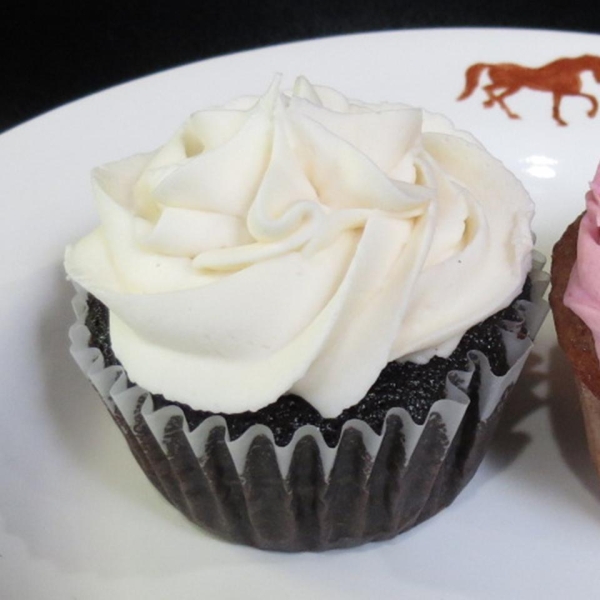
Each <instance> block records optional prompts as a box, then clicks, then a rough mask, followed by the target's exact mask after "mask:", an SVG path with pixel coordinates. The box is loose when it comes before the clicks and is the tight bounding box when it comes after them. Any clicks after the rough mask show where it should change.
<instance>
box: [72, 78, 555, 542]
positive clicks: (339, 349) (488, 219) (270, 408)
mask: <svg viewBox="0 0 600 600" xmlns="http://www.w3.org/2000/svg"><path fill="white" fill-rule="evenodd" d="M280 85H281V84H280V80H279V79H278V78H277V79H276V80H275V81H274V83H273V84H272V85H271V87H270V88H269V89H268V90H267V92H266V93H265V94H264V95H263V96H262V97H258V98H257V97H244V98H241V99H238V100H235V101H233V102H230V103H228V104H226V105H225V106H223V107H220V108H211V109H208V110H202V111H199V112H197V113H195V114H193V115H192V116H191V117H189V119H188V120H187V121H186V122H185V123H184V124H183V126H182V127H181V128H180V129H179V130H178V131H177V132H176V133H175V135H174V136H173V137H172V139H171V140H170V141H168V142H167V143H166V144H165V145H164V146H162V147H161V148H159V149H158V150H157V151H155V152H152V153H150V154H143V155H137V156H134V157H132V158H128V159H125V160H122V161H119V162H115V163H112V164H109V165H106V166H104V167H101V168H99V169H96V170H95V171H94V173H93V188H94V194H95V198H96V201H97V205H98V210H99V213H100V223H101V224H100V226H99V227H98V228H97V229H96V230H95V231H93V232H92V233H91V234H89V235H88V236H86V237H85V238H83V239H82V240H80V241H79V242H77V243H76V244H74V245H73V246H71V247H69V248H68V249H67V252H66V257H65V267H66V271H67V274H68V276H69V278H70V279H71V280H72V281H73V282H74V284H75V286H76V288H77V295H76V298H75V300H74V307H75V312H76V318H77V322H76V323H75V325H74V326H73V327H72V329H71V332H70V336H71V341H72V353H73V356H74V357H75V360H76V361H77V363H78V364H79V365H80V366H81V368H82V370H83V372H84V373H85V374H86V376H87V377H88V378H89V379H90V381H91V382H92V384H93V385H94V387H95V388H96V389H97V391H98V392H99V394H100V396H101V397H102V399H103V400H104V402H105V404H106V406H107V408H108V410H109V411H110V413H111V415H112V416H113V418H114V420H115V422H116V424H117V425H118V426H119V427H120V429H121V431H122V432H123V434H124V436H125V438H126V440H127V442H128V444H129V447H130V449H131V451H132V452H133V454H134V456H135V458H136V459H137V461H138V462H139V464H140V466H141V467H142V469H143V470H144V472H145V473H146V475H147V476H148V478H149V479H150V481H151V482H152V483H153V484H154V485H155V487H156V488H157V489H158V490H159V491H160V492H161V493H162V494H163V495H164V496H165V497H166V498H167V500H169V501H170V502H171V503H172V504H173V505H175V506H176V507H177V508H178V509H179V510H180V511H181V512H182V513H183V514H185V515H186V516H187V517H188V518H189V519H190V520H191V521H193V522H194V523H196V524H198V525H200V526H201V527H203V528H204V529H206V530H207V531H209V532H212V533H214V534H216V535H218V536H220V537H223V538H225V539H228V540H231V541H235V542H240V543H243V544H249V545H252V546H256V547H259V548H265V549H274V550H284V551H296V550H324V549H329V548H343V547H349V546H355V545H358V544H362V543H365V542H368V541H373V540H381V539H386V538H390V537H393V536H395V535H397V534H398V533H400V532H401V531H404V530H406V529H408V528H410V527H412V526H414V525H416V524H417V523H419V522H421V521H423V520H424V519H426V518H428V517H430V516H432V515H433V514H435V513H437V512H438V511H439V510H440V509H442V508H443V507H444V506H446V505H448V504H449V503H450V502H452V500H453V499H454V498H455V497H456V495H457V494H458V493H459V492H460V490H461V489H462V488H463V487H464V485H465V484H466V483H467V482H468V481H469V479H470V478H471V477H472V475H473V473H474V472H475V470H476V468H477V466H478V465H479V463H480V461H481V460H482V457H483V455H484V452H485V449H486V447H487V445H488V442H489V440H490V438H491V436H492V433H493V430H494V427H495V425H496V423H497V421H498V417H499V414H500V411H501V409H502V407H503V406H504V404H505V401H506V397H507V395H508V392H509V391H510V389H511V388H512V386H513V384H514V382H515V380H516V378H517V377H518V374H519V372H520V370H521V368H522V366H523V364H524V361H525V359H526V357H527V354H528V353H529V351H530V349H531V346H532V339H533V337H534V335H535V334H536V332H537V330H538V328H539V326H540V324H541V321H542V320H543V317H544V315H545V312H546V307H545V304H544V302H543V301H542V300H541V296H542V294H543V290H544V287H545V279H544V276H543V275H542V274H540V262H539V261H538V260H534V259H533V258H532V256H533V237H532V233H531V229H530V223H531V218H532V214H533V206H532V203H531V200H530V198H529V197H528V195H527V193H526V192H525V190H524V188H523V187H522V185H521V184H520V183H519V182H518V181H517V179H516V178H515V177H514V176H513V175H511V174H510V173H509V172H508V171H507V170H506V169H505V168H504V167H503V165H502V164H501V163H500V162H499V161H498V160H496V159H494V158H493V157H491V156H490V155H489V153H488V152H487V151H486V150H485V149H484V148H483V147H482V146H481V144H480V143H479V142H477V141H476V140H475V139H474V138H473V137H472V136H471V135H470V134H468V133H465V132H462V131H458V130H457V129H455V128H454V127H453V125H452V124H451V123H450V122H449V121H448V120H447V119H446V118H444V117H442V116H439V115H433V114H430V113H427V112H425V111H423V110H420V109H417V108H412V107H407V106H405V105H400V104H392V103H382V104H370V103H365V102H358V101H355V100H349V99H347V98H346V97H344V96H343V95H342V94H340V93H339V92H336V91H334V90H332V89H330V88H327V87H320V86H313V85H311V84H310V83H309V82H308V81H307V80H306V79H304V78H299V79H297V80H296V82H295V84H294V86H293V89H292V90H291V91H289V92H285V91H282V90H281V87H280Z"/></svg>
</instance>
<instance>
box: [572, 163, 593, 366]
mask: <svg viewBox="0 0 600 600" xmlns="http://www.w3.org/2000/svg"><path fill="white" fill-rule="evenodd" d="M590 188H591V190H590V191H589V192H588V193H587V195H586V197H585V199H586V205H587V211H586V213H585V215H584V216H583V218H582V219H581V224H580V226H579V238H578V241H577V262H576V263H575V265H574V267H573V271H572V272H571V278H570V280H569V285H568V286H567V291H566V293H565V298H564V302H565V305H566V306H568V307H569V308H570V309H571V310H572V311H573V312H574V313H575V314H577V315H578V316H579V317H580V318H581V320H582V321H583V322H584V323H585V324H586V325H587V326H588V327H589V328H590V329H591V331H592V334H593V336H594V341H595V343H596V354H597V355H598V358H599V359H600V165H599V166H598V170H597V171H596V175H595V177H594V180H593V181H592V183H591V184H590Z"/></svg>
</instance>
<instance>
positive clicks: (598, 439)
mask: <svg viewBox="0 0 600 600" xmlns="http://www.w3.org/2000/svg"><path fill="white" fill-rule="evenodd" d="M585 200H586V210H585V212H584V213H583V214H582V215H581V216H580V217H579V218H578V219H577V220H576V221H575V222H574V223H572V224H571V225H570V226H569V227H568V228H567V230H566V231H565V233H564V235H563V236H562V238H561V239H560V241H559V242H558V243H557V244H556V246H555V247H554V251H553V255H552V260H553V262H552V292H551V294H550V303H551V305H552V311H553V314H554V322H555V324H556V332H557V335H558V340H559V342H560V345H561V347H562V348H563V350H564V351H565V353H566V354H567V356H568V358H569V361H570V362H571V365H572V366H573V370H574V373H575V375H576V381H577V385H578V389H579V395H580V399H581V406H582V409H583V414H584V417H585V425H586V433H587V437H588V443H589V447H590V451H591V453H592V458H593V460H594V463H595V465H596V469H597V470H598V473H599V474H600V367H599V364H598V361H599V357H600V166H599V167H598V170H597V171H596V175H595V177H594V179H593V181H592V182H591V184H590V190H589V191H588V193H587V195H586V198H585Z"/></svg>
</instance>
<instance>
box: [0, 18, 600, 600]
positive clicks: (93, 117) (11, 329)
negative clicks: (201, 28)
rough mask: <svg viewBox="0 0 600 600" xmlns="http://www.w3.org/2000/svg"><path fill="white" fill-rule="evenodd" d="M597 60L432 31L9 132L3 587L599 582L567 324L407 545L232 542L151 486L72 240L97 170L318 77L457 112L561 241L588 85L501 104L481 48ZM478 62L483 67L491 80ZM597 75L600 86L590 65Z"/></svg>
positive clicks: (354, 587) (500, 592)
mask: <svg viewBox="0 0 600 600" xmlns="http://www.w3.org/2000/svg"><path fill="white" fill-rule="evenodd" d="M585 54H589V55H595V56H600V37H598V36H593V35H584V34H570V33H557V32H540V31H525V30H481V29H479V30H477V29H475V30H422V31H407V32H386V33H376V34H367V35H356V36H345V37H339V38H329V39H323V40H315V41H310V42H304V43H298V44H291V45H284V46H278V47H272V48H266V49H260V50H256V51H252V52H247V53H243V54H236V55H231V56H226V57H222V58H217V59H213V60H209V61H205V62H201V63H197V64H192V65H189V66H185V67H182V68H179V69H175V70H172V71H168V72H165V73H160V74H158V75H154V76H152V77H148V78H145V79H141V80H138V81H135V82H132V83H129V84H126V85H123V86H119V87H117V88H113V89H110V90H108V91H105V92H102V93H100V94H96V95H94V96H91V97H88V98H85V99H83V100H81V101H78V102H75V103H73V104H70V105H67V106H65V107H62V108H60V109H57V110H55V111H53V112H51V113H48V114H46V115H44V116H42V117H40V118H38V119H35V120H33V121H30V122H28V123H26V124H24V125H22V126H20V127H18V128H15V129H13V130H11V131H9V132H7V133H5V134H4V135H2V136H0V164H1V165H2V177H0V199H1V202H2V209H3V216H2V223H3V227H2V236H1V238H0V249H1V251H0V332H1V334H2V360H1V363H0V380H1V381H2V384H3V394H2V400H1V401H0V597H2V598H3V599H7V600H13V599H15V600H16V599H18V600H29V599H38V598H44V599H50V600H54V599H57V600H58V599H60V600H65V599H70V598H77V599H85V600H96V599H98V600H99V599H106V598H112V599H115V600H121V599H124V600H125V599H126V600H129V599H133V598H145V599H147V600H156V599H166V598H169V599H171V598H176V599H177V600H188V599H190V600H191V599H196V598H200V597H204V598H271V597H280V598H291V599H296V598H298V599H300V598H301V599H304V598H307V597H313V598H324V599H325V598H326V599H327V600H336V599H343V600H348V599H350V598H375V597H394V598H399V597H402V598H410V599H427V600H430V599H431V600H433V599H437V600H439V599H444V600H455V599H459V598H465V599H481V598H494V599H496V598H497V599H502V600H505V599H507V598H511V599H520V598H524V599H525V598H527V599H530V598H536V597H540V598H541V597H544V598H566V597H568V598H571V599H574V598H590V597H592V596H593V595H594V594H595V593H596V590H597V587H598V567H599V565H600V562H599V561H600V559H599V558H598V557H599V555H600V485H599V483H598V481H597V479H596V478H595V475H594V472H593V469H592V466H591V462H590V459H589V457H588V455H587V451H586V445H585V438H584V431H583V425H582V422H581V417H580V414H579V411H578V406H577V402H576V393H575V388H574V384H573V382H572V378H571V374H570V370H569V368H568V367H567V365H566V363H565V360H564V358H563V356H562V354H561V352H560V351H559V350H558V348H557V345H556V339H555V334H554V330H553V327H552V323H551V319H548V320H547V321H546V323H545V325H544V327H543V329H542V331H541V332H540V335H539V337H538V342H537V345H536V349H535V351H534V354H533V356H532V357H531V358H530V360H529V363H528V366H527V367H526V370H525V374H524V376H523V378H522V380H521V381H520V383H519V385H518V389H517V390H516V391H515V395H514V397H513V401H512V403H511V405H510V407H509V409H508V414H507V415H506V418H505V419H504V421H503V423H502V425H501V428H500V431H499V432H498V435H497V437H496V439H495V442H494V444H493V447H492V449H491V451H490V453H489V455H488V457H487V458H486V460H485V462H484V464H483V465H482V468H481V469H480V470H479V472H478V474H477V475H476V477H475V479H474V480H473V481H472V482H471V484H470V485H469V486H468V487H467V489H466V490H465V491H464V492H463V494H462V495H461V496H460V497H459V498H458V499H457V501H456V502H455V503H454V504H453V505H452V506H451V507H450V508H448V509H446V510H445V511H443V512H442V513H440V515H438V516H437V517H435V518H433V519H432V520H430V521H428V522H426V523H424V524H422V525H420V526H419V527H417V528H416V529H414V530H412V531H410V532H408V533H406V534H403V535H401V536H400V537H398V538H396V539H395V540H393V541H390V542H386V543H380V544H372V545H368V546H365V547H361V548H358V549H355V550H350V551H337V552H330V553H326V554H318V555H316V554H301V555H280V554H273V553H266V552H261V551H257V550H253V549H248V548H244V547H237V546H232V545H228V544H226V543H224V542H221V541H219V540H215V539H212V538H210V537H208V536H207V535H205V534H204V533H203V532H201V531H199V530H198V529H196V528H194V527H193V526H191V525H189V524H188V523H187V521H186V520H185V519H184V517H182V516H181V515H180V514H179V513H178V512H176V511H175V510H174V509H173V508H172V507H171V506H170V505H168V504H167V503H166V502H165V501H163V499H162V498H161V497H160V496H159V495H158V494H157V493H156V492H155V490H154V489H153V488H152V487H151V485H150V483H148V482H147V481H146V480H145V478H144V476H143V474H142V473H141V471H140V470H139V469H138V467H137V465H136V464H135V463H134V459H133V458H132V456H130V454H129V451H128V450H127V448H126V446H125V443H124V441H123V439H122V437H121V434H120V433H119V431H118V430H117V428H116V427H115V426H114V425H113V424H112V422H111V421H110V418H109V415H108V414H107V413H106V411H105V409H104V407H103V406H102V404H101V402H100V401H99V399H98V398H96V397H95V394H94V392H93V391H92V390H91V389H90V387H89V385H88V384H87V382H86V381H84V379H83V377H82V376H81V375H80V373H79V371H78V369H77V367H76V365H75V364H74V363H73V362H72V360H71V358H70V356H69V352H68V341H67V330H68V327H69V325H70V323H71V321H72V311H71V307H70V299H71V296H72V290H71V287H70V284H68V283H67V282H66V281H65V278H64V275H63V271H62V266H61V263H62V254H63V249H64V246H65V245H66V244H67V243H69V242H70V241H73V240H75V239H76V238H78V237H80V236H81V235H83V234H84V233H86V232H87V231H88V230H90V229H91V228H92V227H93V226H94V224H95V222H96V216H95V211H94V208H93V204H92V200H91V192H90V186H89V172H90V170H91V168H92V167H94V166H96V165H98V164H101V163H103V162H107V161H109V160H113V159H117V158H121V157H124V156H127V155H129V154H133V153H135V152H138V151H144V150H151V149H153V148H155V147H156V146H158V145H159V144H161V143H162V142H163V141H165V140H166V139H167V138H168V137H169V136H170V134H171V133H172V132H173V131H174V130H175V129H176V128H177V127H178V125H179V124H180V123H181V122H182V121H183V120H184V119H185V117H186V116H187V115H188V114H189V113H191V112H192V111H194V110H196V109H198V108H202V107H205V106H208V105H211V104H220V103H222V102H224V101H226V100H228V99H231V98H233V97H236V96H238V95H242V94H248V93H255V94H259V93H261V92H262V91H263V90H265V89H266V87H267V86H268V84H269V83H270V81H271V79H272V77H273V74H274V73H276V72H282V73H284V74H285V76H286V81H287V82H288V83H290V82H291V81H292V78H293V76H294V75H296V74H304V75H306V76H308V77H309V79H311V80H312V81H314V82H315V83H324V84H327V85H330V86H332V87H334V88H336V89H339V90H340V91H342V92H343V93H344V94H346V95H348V96H350V97H356V98H360V99H362V100H372V101H380V100H393V101H402V102H406V103H408V104H413V105H416V106H423V107H426V108H428V109H429V110H431V111H435V112H443V113H445V114H446V115H448V116H449V117H450V118H451V119H452V120H453V121H454V122H455V123H456V124H457V125H458V126H459V127H461V128H464V129H468V130H470V131H471V132H473V133H474V134H475V135H476V136H477V137H478V138H479V139H480V140H481V141H482V142H483V143H484V144H485V145H486V146H487V147H488V148H489V150H490V151H491V152H492V153H494V154H495V155H496V156H498V157H499V158H501V159H502V160H503V161H504V162H505V163H506V165H507V166H508V167H509V168H510V169H511V170H513V171H514V172H515V173H516V174H517V175H518V176H519V177H520V178H521V179H522V181H523V182H524V184H525V186H526V187H527V189H528V190H529V192H530V193H531V195H532V196H533V198H534V200H535V201H536V203H537V216H536V218H535V222H534V227H535V230H536V232H537V235H538V249H539V250H540V251H541V252H543V253H544V254H545V255H547V256H548V255H549V254H550V251H551V248H552V245H553V243H554V242H555V241H556V240H557V239H558V237H559V236H560V234H561V232H562V231H563V229H564V228H565V227H566V225H567V224H568V223H569V222H570V221H571V220H573V218H574V217H575V216H576V215H577V214H578V213H579V212H581V210H582V209H583V195H584V193H585V191H586V190H587V185H588V181H589V180H590V179H591V177H592V175H593V173H594V170H595V167H596V164H597V162H598V160H600V149H599V148H600V147H599V145H598V140H599V139H600V116H597V117H596V118H589V117H588V116H587V115H586V111H588V110H589V109H590V107H591V100H590V99H589V98H588V99H586V98H584V97H575V96H571V97H565V98H564V99H563V101H562V104H561V112H562V117H563V119H564V120H565V121H566V122H568V125H567V126H559V125H558V124H557V123H556V122H555V121H554V120H553V119H552V95H551V94H550V93H549V92H541V91H532V90H530V89H523V90H521V91H519V92H518V93H516V94H515V95H513V96H511V97H510V98H507V100H506V102H507V105H508V106H509V108H510V110H512V111H513V112H515V113H518V114H519V115H520V116H521V119H518V120H517V119H509V118H508V116H507V114H506V113H505V112H503V111H502V109H501V108H500V107H499V106H494V107H492V108H490V109H489V110H485V109H484V108H483V106H482V102H483V101H484V100H485V93H484V91H483V90H482V89H481V87H478V88H477V89H476V90H475V91H474V93H473V95H472V96H471V97H470V98H468V99H466V100H463V101H461V102H458V101H457V100H456V98H457V97H458V95H459V94H460V93H461V91H462V89H463V87H464V85H465V71H466V69H467V68H468V67H469V66H470V65H472V64H474V63H479V62H482V63H505V62H511V63H519V64H521V65H526V66H529V67H539V66H541V65H544V64H546V63H549V62H551V61H553V60H555V59H558V58H561V57H576V56H580V55H585ZM489 75H491V72H489V71H484V72H483V73H482V75H481V80H480V84H481V85H485V84H487V83H488V82H489V79H488V77H489ZM581 80H582V85H583V91H584V92H585V93H588V94H591V95H597V96H598V97H600V84H598V83H597V82H596V81H595V79H594V77H593V75H592V73H591V72H589V71H587V72H584V73H583V74H582V77H581Z"/></svg>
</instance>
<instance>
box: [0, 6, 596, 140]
mask: <svg viewBox="0 0 600 600" xmlns="http://www.w3.org/2000/svg"><path fill="white" fill-rule="evenodd" d="M460 26H471V27H473V26H477V27H489V26H493V27H519V28H523V27H528V28H543V29H563V30H571V31H586V32H593V33H600V5H599V4H598V2H597V1H596V3H586V2H578V1H571V2H567V1H564V0H558V1H557V2H555V3H549V2H542V1H540V0H538V1H537V2H526V1H517V0H506V1H504V2H502V1H500V2H485V1H477V0H456V1H454V2H453V1H451V0H446V1H442V0H411V1H407V0H362V1H361V2H351V1H349V0H346V1H344V0H322V2H316V1H314V0H309V1H304V2H303V1H302V0H296V1H295V2H291V1H289V0H279V1H278V0H261V1H257V0H221V1H220V2H219V1H206V0H196V1H194V2H192V1H184V0H163V1H146V2H143V1H141V0H130V1H127V0H120V1H118V2H117V1H113V0H106V1H102V0H97V1H95V2H93V1H92V2H88V1H86V0H79V1H75V0H62V1H61V0H49V1H47V2H45V3H41V2H39V3H33V2H17V1H16V0H8V1H3V0H0V50H1V53H0V86H1V87H0V131H2V130H5V129H8V128H10V127H12V126H14V125H17V124H18V123H21V122H23V121H25V120H27V119H29V118H31V117H34V116H36V115H38V114H40V113H43V112H45V111H47V110H49V109H51V108H54V107H56V106H58V105H60V104H63V103H65V102H68V101H70V100H74V99H76V98H79V97H81V96H84V95H87V94H89V93H91V92H95V91H98V90H101V89H103V88H106V87H109V86H111V85H114V84H117V83H122V82H124V81H128V80H131V79H134V78H136V77H140V76H142V75H147V74H150V73H153V72H156V71H159V70H162V69H167V68H169V67H174V66H177V65H181V64H184V63H189V62H193V61H197V60H200V59H203V58H208V57H212V56H217V55H220V54H227V53H230V52H235V51H238V50H245V49H249V48H254V47H257V46H264V45H270V44H276V43H281V42H289V41H295V40H302V39H310V38H315V37H321V36H328V35H338V34H344V33H354V32H362V31H375V30H386V29H408V28H424V27H460Z"/></svg>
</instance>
